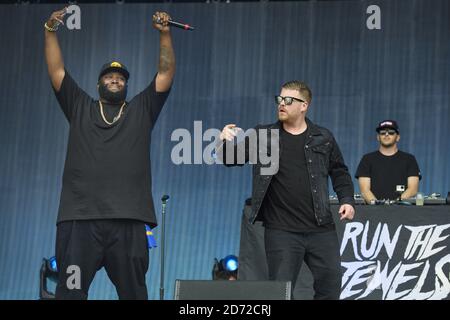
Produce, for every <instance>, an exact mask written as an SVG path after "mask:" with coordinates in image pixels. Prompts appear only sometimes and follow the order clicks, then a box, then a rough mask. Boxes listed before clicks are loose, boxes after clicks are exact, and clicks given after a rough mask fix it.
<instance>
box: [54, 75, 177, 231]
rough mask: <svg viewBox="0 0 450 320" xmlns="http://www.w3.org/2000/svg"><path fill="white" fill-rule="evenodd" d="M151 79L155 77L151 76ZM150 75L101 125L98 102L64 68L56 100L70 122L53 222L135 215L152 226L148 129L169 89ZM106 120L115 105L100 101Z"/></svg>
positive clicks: (137, 218)
mask: <svg viewBox="0 0 450 320" xmlns="http://www.w3.org/2000/svg"><path fill="white" fill-rule="evenodd" d="M155 78H156V77H155ZM155 78H154V79H153V81H152V82H151V84H150V85H149V86H148V87H147V88H146V89H144V90H143V91H142V92H141V93H139V94H138V95H136V96H135V97H134V98H133V99H131V101H130V102H128V103H127V104H126V106H125V108H124V109H123V114H122V116H121V117H120V119H119V120H118V121H117V122H115V123H114V124H112V125H109V124H106V123H105V122H104V121H103V119H102V117H101V114H100V108H99V103H98V100H94V99H93V98H91V97H90V96H89V95H88V94H87V93H85V92H84V91H83V90H81V89H80V88H79V87H78V85H77V84H76V83H75V81H74V80H73V79H72V77H71V76H70V75H69V73H68V72H67V71H66V74H65V77H64V79H63V82H62V85H61V88H60V90H59V92H56V91H55V95H56V98H57V100H58V102H59V104H60V106H61V109H62V111H63V112H64V114H65V116H66V118H67V120H68V121H69V123H70V131H69V142H68V147H67V155H66V162H65V166H64V173H63V185H62V192H61V199H60V206H59V212H58V219H57V223H59V222H62V221H67V220H87V219H135V220H140V221H144V222H145V223H147V224H149V225H150V226H151V227H152V228H153V227H155V226H156V225H157V222H156V216H155V212H154V205H153V199H152V194H151V191H152V188H151V172H150V142H151V131H152V129H153V126H154V124H155V122H156V119H157V118H158V115H159V113H160V111H161V109H162V107H163V105H164V102H165V101H166V99H167V96H168V94H169V91H167V92H163V93H158V92H156V89H155ZM103 106H104V110H105V117H106V119H107V120H108V121H109V122H112V119H113V118H114V117H115V116H116V115H117V114H118V112H119V109H120V105H110V104H103Z"/></svg>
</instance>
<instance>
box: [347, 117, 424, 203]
mask: <svg viewBox="0 0 450 320" xmlns="http://www.w3.org/2000/svg"><path fill="white" fill-rule="evenodd" d="M376 131H377V133H378V135H377V140H378V142H379V143H380V147H379V149H378V151H375V152H371V153H368V154H366V155H364V156H363V158H362V159H361V162H360V163H359V166H358V169H357V170H356V174H355V177H356V178H357V179H358V182H359V189H360V191H361V194H362V196H363V198H364V200H365V201H366V202H367V203H369V204H374V203H375V201H376V200H388V199H389V200H396V199H407V198H411V197H414V196H415V195H416V193H417V191H418V189H419V180H420V178H421V175H420V170H419V165H418V164H417V161H416V158H415V157H414V156H413V155H412V154H409V153H406V152H403V151H400V150H398V147H397V143H398V141H399V140H400V132H399V127H398V124H397V122H396V121H394V120H384V121H381V122H380V123H379V124H378V127H377V128H376Z"/></svg>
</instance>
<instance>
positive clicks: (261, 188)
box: [220, 118, 354, 225]
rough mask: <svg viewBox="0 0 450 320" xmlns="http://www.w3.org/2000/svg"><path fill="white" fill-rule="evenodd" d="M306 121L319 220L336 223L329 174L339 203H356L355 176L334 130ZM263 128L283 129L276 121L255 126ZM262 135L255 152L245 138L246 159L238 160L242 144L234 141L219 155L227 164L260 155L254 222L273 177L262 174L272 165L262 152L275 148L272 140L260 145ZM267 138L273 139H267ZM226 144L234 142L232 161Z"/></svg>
mask: <svg viewBox="0 0 450 320" xmlns="http://www.w3.org/2000/svg"><path fill="white" fill-rule="evenodd" d="M306 123H307V126H308V137H307V139H306V143H305V156H306V161H307V166H308V172H309V175H310V176H309V180H310V183H311V194H312V199H313V205H314V214H315V217H316V222H317V224H318V225H324V224H328V223H333V217H332V215H331V210H330V203H329V194H328V176H330V177H331V182H332V184H333V189H334V191H335V192H336V194H337V196H338V199H339V203H340V204H344V203H346V204H350V205H352V206H354V198H353V194H354V189H353V183H352V179H351V176H350V174H349V173H348V168H347V166H346V165H345V163H344V158H343V157H342V154H341V151H340V150H339V146H338V145H337V143H336V140H335V139H334V137H333V134H332V133H331V132H330V131H329V130H327V129H325V128H323V127H319V126H317V125H315V124H314V123H312V122H311V121H310V120H309V119H308V118H306ZM261 129H266V130H267V134H268V135H269V136H270V132H271V130H272V129H278V130H280V129H281V123H280V122H276V123H273V124H269V125H258V126H256V127H255V130H256V131H257V132H260V130H261ZM260 137H261V136H260V134H258V135H257V141H258V143H257V146H258V147H257V151H256V152H253V148H252V147H251V146H250V147H249V138H248V137H246V138H245V149H244V148H243V145H242V144H243V142H241V147H242V150H245V161H241V162H240V163H237V160H238V158H237V150H238V148H239V147H238V146H236V145H234V143H233V142H227V143H224V145H223V153H222V154H221V155H220V159H221V160H222V162H223V163H224V164H225V165H226V166H236V165H243V164H244V162H245V163H246V162H249V161H251V159H252V154H253V155H254V154H257V155H258V159H257V161H255V162H254V163H253V190H252V217H251V220H250V221H251V222H252V223H254V222H255V220H256V219H257V218H258V214H259V212H260V209H261V205H262V203H263V200H264V197H265V195H266V192H267V190H268V188H269V185H270V182H271V181H272V177H273V175H264V174H261V169H262V168H267V167H269V165H268V164H266V165H263V164H262V163H261V161H260V155H261V153H263V154H264V153H267V154H268V155H269V156H270V155H271V153H272V152H273V150H272V148H271V146H270V143H267V144H266V143H264V144H262V145H261V146H260V141H261V138H260ZM274 139H275V140H276V141H275V142H274V141H273V140H274ZM267 141H270V140H269V139H267ZM271 143H272V147H273V145H274V143H275V145H278V146H279V143H280V140H279V135H278V134H275V137H274V138H273V139H272V142H271ZM281 143H282V142H281ZM227 146H228V150H229V149H230V147H231V146H232V147H233V149H234V159H233V158H232V157H230V158H231V159H232V161H227V160H229V159H226V157H225V158H224V157H223V155H224V154H226V152H227ZM279 150H281V148H279ZM280 156H281V154H280Z"/></svg>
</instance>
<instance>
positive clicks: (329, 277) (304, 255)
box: [264, 228, 342, 300]
mask: <svg viewBox="0 0 450 320" xmlns="http://www.w3.org/2000/svg"><path fill="white" fill-rule="evenodd" d="M264 244H265V249H266V257H267V265H268V268H269V279H270V280H280V281H291V283H292V288H295V283H296V281H297V277H298V273H299V272H300V268H301V266H302V263H303V261H305V263H306V264H307V265H308V267H309V269H310V270H311V273H312V275H313V278H314V299H317V300H321V299H325V300H338V299H339V296H340V292H341V281H342V272H341V257H340V253H339V241H338V238H337V234H336V231H334V230H333V231H327V232H315V233H301V232H288V231H282V230H276V229H269V228H266V230H265V233H264Z"/></svg>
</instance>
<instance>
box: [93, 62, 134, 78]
mask: <svg viewBox="0 0 450 320" xmlns="http://www.w3.org/2000/svg"><path fill="white" fill-rule="evenodd" d="M109 72H119V73H120V74H122V75H123V76H124V77H125V79H126V80H128V78H129V77H130V73H129V72H128V70H127V67H125V65H124V64H122V63H120V62H117V61H112V62H108V63H105V64H104V65H103V66H102V69H101V70H100V73H99V75H98V80H100V78H101V77H103V76H104V75H105V74H107V73H109Z"/></svg>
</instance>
